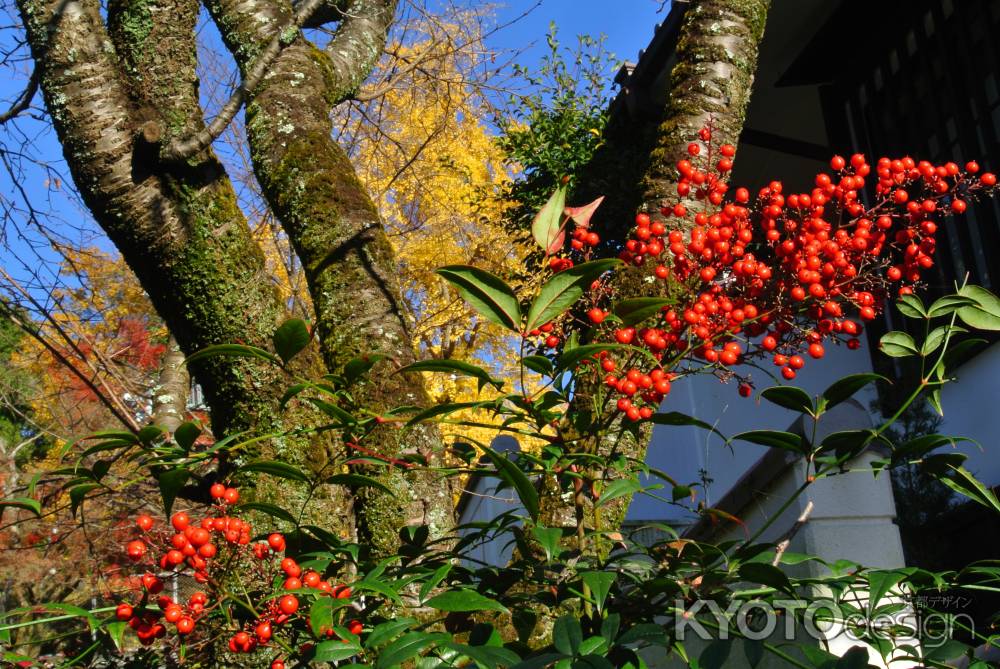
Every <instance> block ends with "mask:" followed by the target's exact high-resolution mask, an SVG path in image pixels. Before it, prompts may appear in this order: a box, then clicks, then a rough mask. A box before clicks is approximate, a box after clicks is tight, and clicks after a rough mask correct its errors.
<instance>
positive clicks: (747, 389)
mask: <svg viewBox="0 0 1000 669" xmlns="http://www.w3.org/2000/svg"><path fill="white" fill-rule="evenodd" d="M739 393H740V397H750V395H752V394H753V387H752V386H751V385H750V384H749V383H741V384H740V387H739Z"/></svg>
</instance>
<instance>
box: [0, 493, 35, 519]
mask: <svg viewBox="0 0 1000 669" xmlns="http://www.w3.org/2000/svg"><path fill="white" fill-rule="evenodd" d="M0 506H13V507H16V508H18V509H27V510H28V511H31V512H32V513H34V514H35V515H36V516H41V515H42V505H41V503H40V502H39V501H38V500H36V499H31V498H30V497H8V498H6V499H0Z"/></svg>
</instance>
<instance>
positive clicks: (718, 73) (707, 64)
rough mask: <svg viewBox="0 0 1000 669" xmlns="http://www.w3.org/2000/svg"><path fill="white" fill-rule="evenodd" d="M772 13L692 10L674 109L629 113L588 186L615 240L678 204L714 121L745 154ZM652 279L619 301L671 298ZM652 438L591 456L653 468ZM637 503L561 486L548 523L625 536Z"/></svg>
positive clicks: (554, 492) (546, 505) (635, 279)
mask: <svg viewBox="0 0 1000 669" xmlns="http://www.w3.org/2000/svg"><path fill="white" fill-rule="evenodd" d="M769 7H770V0H694V1H693V2H691V3H690V6H689V7H688V8H687V10H686V12H685V14H684V18H683V23H682V25H681V29H680V34H679V37H678V41H677V46H676V56H677V64H676V65H675V66H674V68H673V70H672V71H671V76H670V81H669V84H668V85H669V87H670V90H669V94H668V95H667V96H665V98H660V96H658V95H656V94H655V92H653V93H651V94H650V95H649V96H648V97H649V98H651V99H657V98H660V99H666V100H667V103H666V106H665V107H664V108H663V109H653V110H639V113H638V115H637V116H630V115H629V113H628V111H626V109H624V108H621V109H620V111H621V113H620V114H619V116H618V117H617V118H612V119H611V120H610V122H609V124H608V128H607V130H606V142H605V144H604V146H603V148H602V149H601V150H599V151H598V153H597V154H595V156H594V160H593V161H592V162H591V164H590V165H589V166H588V169H587V170H586V171H585V174H584V176H583V178H582V179H581V186H580V188H579V189H578V191H579V192H580V194H579V196H578V197H579V200H580V201H582V202H586V201H589V200H591V199H593V198H594V197H596V196H597V195H605V196H606V199H605V201H604V202H603V203H602V206H601V208H600V209H599V210H598V216H597V217H596V224H597V226H598V227H599V229H600V230H601V231H602V232H603V233H604V235H605V236H609V237H610V238H612V239H622V238H623V236H624V235H625V234H626V233H627V232H628V230H630V229H631V225H632V220H633V217H634V215H635V213H636V212H637V211H645V212H647V213H649V214H650V216H653V217H657V218H661V219H662V215H661V214H660V208H661V206H662V205H663V204H664V203H670V204H673V203H675V202H676V201H677V191H676V186H677V171H676V167H675V166H676V164H677V161H678V160H680V159H681V158H683V157H686V156H687V146H688V144H689V143H690V142H691V141H692V140H693V139H695V140H696V138H697V135H698V131H699V130H700V129H701V128H702V127H704V126H706V125H707V124H708V123H709V121H711V125H712V128H713V137H712V142H713V144H715V145H716V146H718V145H719V144H723V143H729V144H733V145H734V146H736V145H737V143H738V140H739V136H740V133H741V132H742V129H743V123H744V120H745V119H746V112H747V106H748V105H749V102H750V94H751V90H752V87H753V79H754V74H755V72H756V70H757V55H758V48H759V45H760V40H761V39H762V38H763V35H764V26H765V23H766V20H767V13H768V9H769ZM647 273H648V272H643V271H640V270H638V269H637V268H634V267H631V268H625V269H623V270H622V271H620V272H618V274H617V276H616V290H617V292H618V294H620V295H628V296H629V297H638V296H642V295H649V294H651V291H652V290H662V287H661V284H660V283H659V282H656V283H653V284H650V283H648V282H645V281H643V280H642V279H643V277H644V275H645V274H647ZM597 383H600V380H598V381H597ZM578 390H579V392H578V398H579V399H578V400H577V402H578V403H586V402H588V401H589V397H590V395H591V394H592V393H594V392H596V388H594V387H590V384H589V383H586V382H581V383H580V387H579V389H578ZM652 433H653V430H652V426H650V425H649V424H648V423H646V424H643V425H642V426H641V427H640V428H639V429H637V430H636V432H635V433H625V434H622V435H621V436H620V437H619V436H618V435H615V430H611V431H609V434H610V435H615V436H614V437H613V438H610V437H609V438H606V439H602V440H599V441H598V443H596V444H592V445H591V448H592V449H595V450H596V452H597V453H599V454H601V455H603V456H605V457H607V456H609V455H611V454H612V453H618V454H624V455H625V456H627V457H630V458H634V459H636V460H639V461H644V460H645V458H646V449H647V446H648V445H649V440H650V437H651V436H652ZM574 501H576V502H577V504H574ZM630 501H631V496H630V495H626V496H623V497H620V498H618V499H616V500H614V501H612V502H611V503H609V504H606V505H604V506H603V507H601V508H599V509H596V510H595V509H594V508H593V505H592V503H591V502H590V501H589V500H586V499H580V498H575V497H574V496H573V495H570V494H560V490H559V486H558V484H557V482H556V481H555V480H554V479H553V480H546V481H545V482H544V488H543V495H542V499H541V513H542V517H543V518H544V519H545V521H546V523H547V524H551V525H552V526H556V527H566V526H569V525H572V524H574V523H576V517H577V513H578V511H577V508H576V506H577V505H580V504H582V505H583V507H584V514H583V517H584V519H585V522H586V525H587V527H588V529H595V528H596V529H600V530H605V531H606V530H609V529H614V528H617V527H620V526H621V523H622V521H623V520H624V519H625V514H626V513H627V511H628V505H629V503H630ZM602 548H603V549H605V550H606V549H607V548H609V546H608V545H605V546H603V547H602Z"/></svg>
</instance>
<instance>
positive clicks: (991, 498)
mask: <svg viewBox="0 0 1000 669" xmlns="http://www.w3.org/2000/svg"><path fill="white" fill-rule="evenodd" d="M948 467H949V468H950V469H951V472H950V474H949V475H948V476H942V477H939V478H938V480H939V481H941V483H944V484H945V485H946V486H948V487H949V488H951V489H952V490H954V491H955V492H957V493H959V494H961V495H965V496H966V497H968V498H969V499H971V500H973V501H976V502H978V503H980V504H982V505H983V506H985V507H986V508H988V509H990V510H992V511H994V512H995V513H1000V501H998V500H997V496H996V495H995V494H994V493H993V491H992V490H990V489H989V488H987V487H986V486H985V485H983V484H982V483H980V482H979V481H978V480H977V479H976V477H975V476H973V475H972V473H971V472H970V471H969V470H968V469H966V468H965V467H956V466H954V465H948Z"/></svg>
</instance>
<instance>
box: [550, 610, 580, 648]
mask: <svg viewBox="0 0 1000 669" xmlns="http://www.w3.org/2000/svg"><path fill="white" fill-rule="evenodd" d="M582 642H583V630H582V629H581V627H580V621H579V620H577V619H576V617H575V616H562V617H561V618H559V619H558V620H556V624H555V625H553V626H552V645H553V646H555V647H556V650H558V651H559V652H560V653H565V654H566V655H576V651H577V650H578V649H579V648H580V644H581V643H582Z"/></svg>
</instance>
